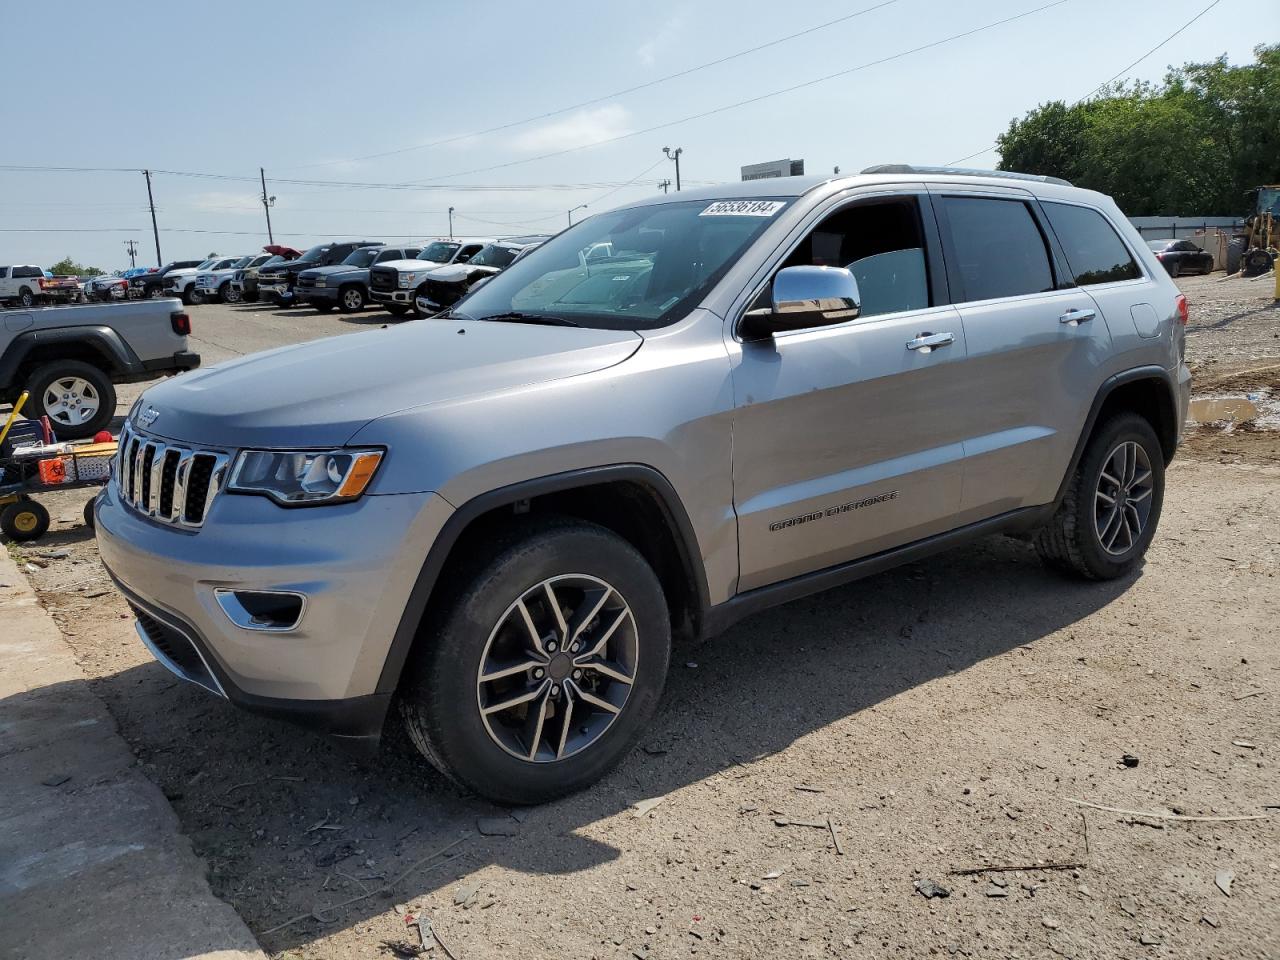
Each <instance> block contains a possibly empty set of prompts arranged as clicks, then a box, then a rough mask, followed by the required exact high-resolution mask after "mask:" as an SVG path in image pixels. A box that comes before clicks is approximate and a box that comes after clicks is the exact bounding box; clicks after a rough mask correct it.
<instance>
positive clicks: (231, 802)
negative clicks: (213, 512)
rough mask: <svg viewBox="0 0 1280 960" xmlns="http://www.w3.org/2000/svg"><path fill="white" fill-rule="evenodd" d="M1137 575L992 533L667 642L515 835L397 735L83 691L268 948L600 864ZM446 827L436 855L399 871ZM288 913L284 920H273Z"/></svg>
mask: <svg viewBox="0 0 1280 960" xmlns="http://www.w3.org/2000/svg"><path fill="white" fill-rule="evenodd" d="M1140 576H1141V573H1140V572H1139V573H1135V574H1134V575H1133V576H1131V577H1129V578H1127V579H1124V580H1120V581H1115V582H1111V583H1081V582H1075V581H1069V580H1064V579H1062V578H1061V577H1058V576H1056V575H1054V574H1051V573H1049V572H1048V571H1046V570H1044V569H1043V568H1042V567H1041V565H1040V564H1039V562H1038V561H1037V559H1036V557H1035V555H1034V552H1033V551H1032V550H1031V548H1030V547H1029V546H1028V545H1027V544H1025V543H1023V542H1019V541H1014V540H1010V539H1007V538H1000V537H997V538H992V539H989V540H984V541H981V542H979V543H976V544H974V545H972V546H970V547H967V548H965V549H962V550H959V551H956V552H954V553H951V554H947V555H941V556H938V557H934V558H931V559H929V560H927V561H924V562H922V563H918V564H911V565H908V566H906V567H904V568H901V569H899V570H897V571H891V572H889V573H885V574H881V575H879V576H876V577H873V578H870V579H867V580H863V581H860V582H858V583H854V584H851V585H848V586H846V587H842V588H839V589H836V590H832V591H828V592H827V593H824V594H820V595H817V596H814V597H810V598H807V599H804V600H799V601H795V602H793V603H790V604H788V605H786V606H784V607H780V608H777V609H775V610H772V611H769V612H766V613H762V614H759V615H757V616H755V617H753V618H751V619H749V620H747V621H744V622H743V623H741V624H739V625H737V626H736V627H734V628H733V629H731V630H730V631H728V632H727V633H725V634H724V635H722V636H720V637H717V638H715V639H714V640H711V641H708V642H706V643H704V644H700V645H698V646H697V647H696V648H692V647H684V648H681V649H677V650H676V651H675V653H674V655H673V658H672V663H673V666H672V671H671V676H670V680H669V682H668V684H667V689H666V692H665V694H664V698H663V703H662V706H661V708H660V711H659V715H658V717H657V718H656V720H655V722H654V723H653V724H652V726H651V728H650V729H649V730H648V731H647V732H646V733H645V734H644V736H643V739H642V740H641V744H640V747H639V748H637V749H636V750H634V751H633V752H632V753H631V754H630V755H629V756H628V757H627V758H626V759H625V760H624V761H623V762H622V764H621V765H620V766H619V767H618V769H616V770H615V771H614V772H613V773H611V774H610V775H609V776H607V777H606V778H605V779H604V780H603V781H601V782H600V783H599V784H597V785H596V786H594V787H592V788H591V789H588V790H586V791H584V792H582V793H580V794H577V795H575V796H572V797H568V798H566V799H564V800H560V801H557V802H555V803H551V804H547V805H544V806H542V807H539V808H534V809H532V810H528V811H523V812H521V814H520V815H521V818H522V821H523V822H520V823H518V824H517V823H516V821H515V820H506V821H505V822H507V823H508V824H509V826H510V828H511V830H512V831H513V832H517V833H518V835H517V836H514V837H489V836H482V835H479V834H478V833H477V832H476V826H477V823H476V821H477V818H480V817H499V818H506V817H508V816H509V811H504V810H502V809H500V808H497V807H495V806H494V805H493V804H490V803H488V802H486V801H483V800H480V799H477V798H475V797H470V796H466V795H464V794H462V793H460V792H459V791H458V790H456V789H454V788H453V787H452V786H450V785H449V784H447V783H446V782H445V781H444V780H443V779H442V778H441V777H440V776H438V775H437V774H435V773H434V771H433V770H432V769H431V768H430V767H428V766H427V765H426V764H425V763H424V762H422V761H421V760H420V759H419V758H418V757H417V756H416V755H415V754H413V753H412V752H411V748H408V747H407V745H406V743H405V738H404V736H403V734H399V733H394V734H389V735H388V737H386V738H384V746H383V749H382V751H381V753H380V754H379V755H378V756H377V757H376V758H374V759H372V760H367V761H365V760H356V759H353V758H352V757H350V756H349V755H347V754H345V753H343V752H342V751H340V750H339V749H338V748H336V747H334V746H332V745H331V744H329V743H328V742H327V741H324V740H322V739H320V738H319V737H317V736H314V735H312V734H310V733H307V732H305V731H302V730H297V729H294V728H291V727H289V726H286V725H284V724H281V723H277V722H275V721H270V720H265V719H262V718H258V717H254V716H250V715H247V714H244V713H241V712H239V711H237V710H235V709H234V708H232V707H231V706H229V705H228V704H226V703H225V702H223V701H221V700H218V699H215V698H213V697H211V696H209V695H207V694H205V693H203V692H202V691H200V690H198V689H196V688H193V687H191V686H190V685H187V684H183V683H180V682H179V681H177V680H175V679H174V678H173V677H171V676H170V675H169V674H168V673H166V672H165V671H164V670H163V668H161V667H160V666H159V665H158V664H154V663H147V664H145V665H141V666H136V667H133V668H130V669H126V670H124V671H122V672H120V673H116V674H114V675H111V676H108V677H105V678H103V679H101V680H98V681H95V682H94V688H95V691H96V692H97V693H99V694H100V695H101V696H103V698H104V699H105V700H106V701H107V703H108V705H109V707H110V708H111V711H112V713H113V714H114V715H115V716H116V718H117V720H118V722H119V723H120V726H121V729H122V731H123V733H124V734H125V736H126V737H127V738H128V739H129V741H130V742H131V743H132V744H133V746H134V748H135V751H136V752H137V753H138V756H139V762H141V763H143V764H145V765H146V769H147V770H148V772H149V774H150V775H151V776H152V777H153V778H154V779H155V780H156V782H157V783H158V784H159V785H160V786H161V788H162V789H163V790H164V791H165V793H166V795H168V797H169V798H170V800H171V802H172V803H173V805H174V808H175V810H176V811H177V813H178V816H179V818H180V820H181V822H182V825H183V829H184V831H185V832H186V833H187V834H188V835H189V836H190V838H191V840H192V842H193V845H194V847H195V850H196V852H197V853H198V854H199V855H201V856H203V857H204V858H206V860H207V861H208V862H209V865H210V881H211V884H212V886H213V889H214V891H215V893H217V894H218V895H219V896H221V897H223V898H224V899H225V900H227V901H228V902H230V903H231V904H232V905H233V906H235V907H236V909H237V910H239V911H240V913H241V914H242V915H243V916H244V918H245V920H246V921H247V922H248V924H249V926H250V928H251V929H252V930H254V932H255V934H257V935H258V936H259V939H260V940H261V942H262V944H263V946H264V947H265V948H266V949H267V950H268V952H270V953H273V954H274V953H277V952H281V951H285V950H288V949H290V948H294V947H298V946H301V945H304V944H307V943H310V942H311V941H313V940H315V939H317V938H318V937H321V936H328V935H331V934H333V933H334V932H335V931H337V930H340V929H347V928H351V927H354V926H355V925H357V924H362V923H363V922H365V921H367V920H369V919H370V918H372V917H375V916H377V915H380V914H384V913H385V912H386V911H388V910H389V909H390V908H391V906H392V904H393V903H406V902H410V901H412V900H413V899H414V898H415V897H418V896H422V895H423V894H426V893H428V892H431V891H434V890H436V889H439V888H440V887H442V886H444V885H446V884H449V883H452V882H454V881H455V880H457V879H459V878H461V877H465V876H468V875H470V874H473V873H475V872H476V871H477V870H480V869H482V868H484V867H486V866H489V865H500V866H502V867H505V868H508V869H511V870H515V871H518V872H521V873H526V874H530V875H539V874H572V873H575V872H578V871H583V870H587V869H589V868H591V867H593V866H597V865H600V864H602V863H605V862H608V861H611V860H614V859H616V858H619V857H621V856H623V855H624V852H625V827H622V826H618V825H616V824H611V825H608V826H607V827H605V826H601V825H600V821H602V820H605V819H606V818H610V817H613V816H615V815H617V814H619V813H623V812H625V811H627V809H628V808H629V807H630V806H631V805H632V804H634V803H636V802H637V801H638V800H641V799H643V798H649V797H657V796H661V795H664V794H667V793H670V792H672V791H675V790H680V789H681V788H684V787H688V786H690V785H692V784H696V783H699V782H701V781H704V780H706V779H707V778H709V777H713V776H715V775H717V774H720V773H723V772H726V771H729V770H730V769H731V768H733V767H735V766H737V765H740V764H747V763H750V762H752V761H754V760H757V759H759V758H763V757H767V756H769V755H771V754H774V753H777V752H779V751H783V750H786V749H787V748H788V747H789V746H791V745H792V744H793V743H795V742H796V741H797V740H799V739H800V738H803V737H806V736H808V735H809V734H811V733H813V732H815V731H819V730H822V729H824V728H826V727H828V726H830V725H832V724H835V723H838V722H840V721H843V720H846V719H847V718H849V717H852V716H855V715H857V714H859V713H860V712H862V711H866V710H868V709H870V708H873V707H875V706H876V705H877V704H880V703H882V702H884V701H886V700H888V699H890V698H892V697H894V696H896V695H898V694H900V693H903V692H904V691H908V690H911V689H913V688H915V687H919V686H921V685H923V684H927V683H929V682H930V681H932V680H935V679H936V678H939V677H944V676H946V675H948V674H952V673H955V672H957V671H962V670H965V669H967V668H969V667H972V666H974V665H975V664H979V663H981V662H983V661H985V660H987V659H988V658H992V657H999V656H1001V655H1003V654H1005V653H1007V652H1008V651H1010V650H1013V649H1015V648H1017V647H1020V646H1024V645H1027V644H1034V643H1035V642H1036V641H1038V640H1040V639H1041V638H1044V637H1046V636H1048V635H1050V634H1053V633H1055V632H1056V631H1059V630H1062V629H1063V628H1064V627H1068V626H1069V625H1071V624H1073V623H1075V622H1077V621H1078V620H1080V619H1081V618H1083V617H1086V616H1088V615H1090V614H1092V613H1094V612H1095V611H1097V610H1098V609H1100V608H1102V607H1104V606H1106V605H1107V604H1109V603H1111V602H1112V601H1114V600H1115V599H1116V598H1117V597H1119V596H1121V595H1122V594H1123V593H1124V592H1125V591H1126V590H1127V589H1129V588H1130V587H1131V586H1132V584H1133V583H1134V582H1135V581H1136V580H1137V578H1138V577H1140ZM2 709H3V702H0V712H2ZM389 729H391V728H389ZM831 742H834V741H831ZM833 759H834V758H833ZM957 762H959V761H957ZM799 775H803V776H808V777H812V778H814V779H819V780H820V779H821V778H823V777H826V776H829V775H830V774H829V772H828V771H827V770H825V769H814V770H812V771H803V772H802V773H801V774H799ZM623 822H624V823H625V821H623ZM593 825H594V826H593ZM613 830H616V831H617V832H618V833H619V834H621V836H622V837H623V839H620V840H619V841H618V842H617V843H616V844H615V843H613V842H605V841H602V840H600V839H594V838H593V837H590V836H587V835H585V834H587V833H592V834H595V835H597V836H599V835H601V834H605V833H608V832H609V831H613ZM464 835H466V839H465V840H463V842H462V843H460V844H458V845H457V846H455V847H453V848H452V850H451V853H452V854H453V855H454V858H453V859H451V860H449V861H447V862H443V863H442V862H441V861H439V860H431V861H428V862H427V863H426V864H425V865H422V866H421V867H419V868H417V869H413V870H409V868H410V867H411V866H413V865H414V864H416V863H417V862H418V861H419V860H421V859H422V858H425V857H428V855H429V854H431V853H432V852H433V851H435V850H438V849H439V848H441V847H443V846H444V845H446V844H449V843H451V842H452V841H454V840H456V839H458V838H459V837H463V836H464ZM406 870H408V871H409V872H408V874H407V875H406V876H404V877H403V879H402V880H400V882H399V883H397V884H396V885H395V886H394V887H393V889H391V890H390V891H387V892H386V893H385V894H381V893H375V894H374V895H371V896H368V897H366V898H363V899H360V900H358V901H357V902H355V903H352V904H350V905H348V906H345V907H341V908H339V909H337V910H336V911H335V912H334V913H333V914H330V913H326V912H325V911H324V910H323V909H322V908H325V907H328V906H331V905H334V904H339V903H341V902H343V901H348V900H350V899H352V898H353V897H360V896H361V895H362V893H364V892H368V891H373V890H376V889H377V888H378V887H379V885H380V884H381V883H383V882H385V881H386V880H392V879H396V878H399V877H400V876H401V874H403V873H404V872H405V871H406ZM249 886H253V887H256V888H257V889H265V890H270V891H274V894H273V897H272V898H265V897H258V898H256V899H255V898H254V897H253V896H251V895H249V894H246V893H244V891H245V890H246V889H247V887H249ZM294 918H302V919H297V920H296V921H295V922H293V923H290V924H288V925H284V926H282V924H285V923H286V921H289V920H292V919H294ZM326 921H327V922H326Z"/></svg>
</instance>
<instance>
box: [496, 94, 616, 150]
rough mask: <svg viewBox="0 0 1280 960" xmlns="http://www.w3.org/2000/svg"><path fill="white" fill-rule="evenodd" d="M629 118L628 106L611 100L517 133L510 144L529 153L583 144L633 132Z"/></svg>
mask: <svg viewBox="0 0 1280 960" xmlns="http://www.w3.org/2000/svg"><path fill="white" fill-rule="evenodd" d="M630 121H631V115H630V114H629V113H628V112H627V109H626V108H625V107H623V106H620V105H618V104H616V103H611V104H607V105H606V106H603V107H593V108H592V109H589V110H579V111H578V112H577V113H571V114H569V116H567V117H564V118H563V119H560V120H553V121H552V122H550V123H546V124H543V125H542V126H540V127H534V128H533V129H532V130H527V131H525V132H524V133H521V134H518V135H517V136H516V137H514V138H513V139H512V141H511V146H512V147H514V148H515V149H516V150H521V151H524V152H527V153H535V152H537V151H539V150H563V149H568V148H570V147H582V146H586V145H587V144H589V143H598V142H599V141H601V140H609V139H611V138H613V137H620V136H622V135H623V134H626V133H630V132H631V126H630Z"/></svg>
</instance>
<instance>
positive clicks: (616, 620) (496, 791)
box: [400, 520, 671, 803]
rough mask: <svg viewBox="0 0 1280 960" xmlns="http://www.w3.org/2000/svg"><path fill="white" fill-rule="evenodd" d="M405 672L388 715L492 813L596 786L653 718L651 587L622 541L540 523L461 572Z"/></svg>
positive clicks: (656, 660)
mask: <svg viewBox="0 0 1280 960" xmlns="http://www.w3.org/2000/svg"><path fill="white" fill-rule="evenodd" d="M455 587H456V589H457V591H458V592H457V596H456V599H454V600H452V601H451V602H450V603H449V604H448V605H447V607H445V608H443V609H440V610H437V611H435V612H434V613H433V614H432V615H431V618H430V620H429V623H428V629H427V630H425V631H424V633H423V635H422V639H423V646H422V647H421V648H420V649H418V650H416V651H415V655H414V657H413V658H412V659H411V660H410V663H409V665H408V666H407V667H406V673H405V681H406V682H405V684H404V689H403V696H402V698H401V701H400V704H401V712H402V715H403V717H404V721H405V726H406V728H407V730H408V732H409V736H410V738H411V739H412V740H413V742H414V744H415V745H416V746H417V747H418V749H419V750H420V751H421V752H422V753H423V755H424V756H425V757H426V758H427V759H428V760H429V761H430V762H431V763H432V765H434V766H435V767H437V768H438V769H439V770H441V771H442V772H443V773H444V774H446V775H447V776H449V777H450V778H452V779H454V780H456V781H457V782H459V783H461V784H462V785H464V786H466V787H469V788H470V789H472V790H474V791H475V792H477V793H479V794H482V795H483V796H486V797H489V798H490V799H492V800H496V801H498V802H501V803H542V802H544V801H547V800H551V799H553V798H555V797H558V796H562V795H564V794H567V793H572V792H574V791H575V790H580V789H582V788H583V787H586V786H588V785H589V784H591V783H594V782H595V781H596V780H598V779H600V777H602V776H604V774H605V773H606V772H608V770H609V769H610V768H612V767H613V766H614V765H615V764H616V763H618V761H619V760H621V759H622V757H623V756H625V755H626V753H627V751H628V750H630V749H631V747H632V745H633V744H634V742H635V740H636V738H637V737H638V736H639V735H640V732H641V731H642V730H643V728H644V726H645V725H646V724H647V723H648V721H649V720H650V718H651V717H652V716H653V713H654V710H655V709H656V707H657V704H658V700H659V698H660V697H661V695H662V687H663V684H664V682H665V679H666V674H667V664H668V660H669V659H670V649H671V630H670V621H669V617H668V613H667V605H666V601H665V598H664V597H663V594H662V588H661V587H660V585H659V584H658V579H657V577H656V576H655V575H654V573H653V570H652V569H651V568H650V567H649V565H648V564H647V563H646V562H645V560H644V558H643V557H642V556H641V555H640V554H639V553H638V552H637V551H636V549H635V548H634V547H632V546H631V545H630V544H629V543H627V542H626V541H625V540H623V539H621V538H620V537H618V536H617V535H616V534H614V533H612V532H611V531H609V530H606V529H604V528H602V527H598V526H596V525H594V524H590V523H584V522H579V521H568V520H565V521H552V522H549V523H546V524H543V525H540V526H536V527H531V528H529V529H528V530H527V532H525V533H524V534H523V535H520V536H519V537H517V538H514V539H512V540H509V541H507V542H506V543H505V544H500V545H498V547H497V548H496V549H495V550H494V551H493V552H492V553H491V554H489V555H488V557H487V558H482V557H476V558H474V560H473V561H472V562H471V563H464V564H462V565H461V567H460V568H459V569H458V573H457V576H456V577H455Z"/></svg>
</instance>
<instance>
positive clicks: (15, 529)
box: [0, 498, 49, 543]
mask: <svg viewBox="0 0 1280 960" xmlns="http://www.w3.org/2000/svg"><path fill="white" fill-rule="evenodd" d="M48 529H49V511H48V510H46V509H45V508H44V507H43V506H41V505H40V504H39V503H37V502H36V501H35V500H27V499H25V498H24V499H22V500H15V501H14V502H13V503H10V504H8V505H7V506H5V508H4V510H3V511H0V530H2V531H4V535H5V536H6V537H8V538H9V539H10V540H13V541H15V542H16V543H26V542H28V541H30V540H39V539H40V538H41V537H43V536H44V534H45V531H46V530H48Z"/></svg>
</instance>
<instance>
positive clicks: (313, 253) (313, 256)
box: [298, 243, 329, 261]
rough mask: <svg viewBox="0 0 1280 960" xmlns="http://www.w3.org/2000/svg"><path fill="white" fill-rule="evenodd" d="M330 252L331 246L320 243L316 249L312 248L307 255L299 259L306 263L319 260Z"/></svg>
mask: <svg viewBox="0 0 1280 960" xmlns="http://www.w3.org/2000/svg"><path fill="white" fill-rule="evenodd" d="M328 252H329V244H327V243H319V244H316V245H315V246H314V247H312V248H311V249H310V250H308V251H307V252H306V253H304V254H303V255H302V256H300V257H299V258H298V259H299V260H306V261H311V260H319V259H320V258H321V257H323V256H324V255H325V254H326V253H328Z"/></svg>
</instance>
